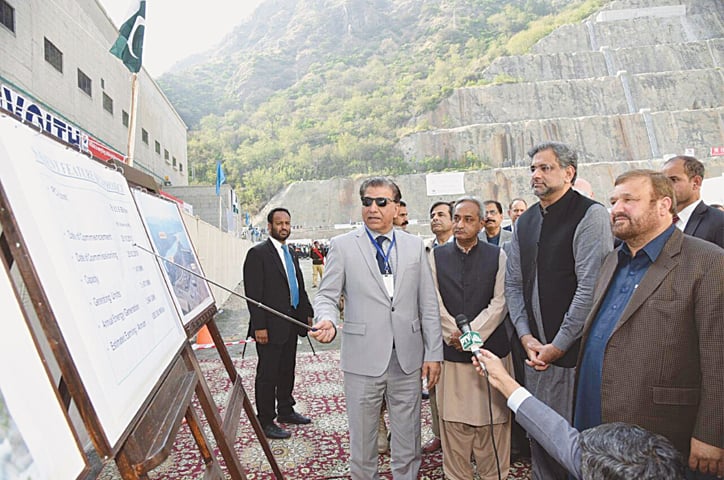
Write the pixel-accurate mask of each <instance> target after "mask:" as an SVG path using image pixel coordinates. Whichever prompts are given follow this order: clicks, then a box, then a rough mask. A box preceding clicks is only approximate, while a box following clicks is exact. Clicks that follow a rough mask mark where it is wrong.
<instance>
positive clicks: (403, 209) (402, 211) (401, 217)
mask: <svg viewBox="0 0 724 480" xmlns="http://www.w3.org/2000/svg"><path fill="white" fill-rule="evenodd" d="M393 223H394V224H395V226H396V227H400V228H401V229H403V230H407V225H408V224H409V223H410V222H409V220H408V219H407V204H406V203H405V201H404V200H400V202H399V208H398V209H397V216H396V217H395V218H394V220H393Z"/></svg>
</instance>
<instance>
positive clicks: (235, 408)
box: [134, 191, 284, 480]
mask: <svg viewBox="0 0 724 480" xmlns="http://www.w3.org/2000/svg"><path fill="white" fill-rule="evenodd" d="M134 197H135V198H136V205H137V207H138V210H139V213H140V214H141V217H144V214H146V213H147V212H148V213H149V214H150V212H153V214H154V215H155V216H156V217H158V216H162V217H163V218H164V219H165V221H166V222H167V224H173V225H178V228H183V232H177V233H176V235H181V236H183V235H185V237H186V238H185V239H182V240H180V241H179V243H180V244H183V245H184V248H190V249H191V250H192V253H193V257H194V258H193V261H194V262H195V263H196V264H197V265H199V264H200V262H199V261H198V255H197V253H196V251H195V247H194V245H193V242H191V238H190V236H189V234H188V230H187V229H186V225H185V224H184V222H183V219H182V217H181V213H180V211H179V209H178V206H177V205H176V204H175V203H171V202H169V200H168V199H165V198H160V197H154V196H153V195H149V194H148V192H143V191H139V192H134ZM154 202H161V203H160V204H159V205H155V206H154V205H153V204H154ZM171 205H173V207H171ZM145 226H146V229H147V232H146V233H147V234H148V237H149V240H150V243H151V244H152V245H153V246H154V250H155V251H156V252H155V253H154V252H151V251H149V250H146V249H145V248H140V250H146V253H144V255H145V254H148V255H155V256H156V259H157V261H158V262H159V265H160V268H161V270H162V271H163V270H165V269H166V268H167V267H168V265H167V264H165V263H164V259H165V257H163V256H162V255H159V254H158V253H159V250H161V248H162V247H161V246H160V245H158V244H156V243H155V241H156V240H155V239H154V238H151V237H152V235H153V234H152V230H155V228H154V227H153V226H152V225H151V224H150V223H148V221H146V223H145ZM156 228H158V227H156ZM172 228H177V227H172ZM174 231H175V230H174ZM181 268H182V269H183V270H186V274H189V275H190V274H193V275H196V276H197V277H198V278H197V281H199V282H203V283H204V284H206V286H207V287H208V286H209V285H208V283H209V282H207V281H206V279H205V277H203V276H202V275H201V273H200V270H201V269H200V268H199V269H198V271H197V272H195V273H194V272H192V271H191V269H186V268H184V267H183V266H182V267H181ZM166 272H167V273H168V271H166ZM165 278H166V280H167V285H166V286H167V288H168V290H169V292H170V293H171V295H172V296H175V295H177V294H178V293H177V292H175V287H174V286H173V285H171V280H170V277H169V276H168V275H167V276H166V277H165ZM211 283H213V282H211ZM208 292H209V297H207V298H208V299H211V300H213V297H212V296H211V290H210V288H209V290H208ZM201 297H203V295H201ZM197 300H198V301H199V303H198V307H193V306H192V307H190V310H191V311H195V310H194V308H203V307H201V306H202V305H204V304H205V303H206V300H205V299H203V298H199V299H197ZM216 313H217V309H216V306H215V305H214V304H213V302H211V303H210V304H209V305H208V306H207V307H206V308H204V309H203V310H201V311H200V312H199V313H197V314H195V316H194V317H193V318H188V317H187V315H189V313H188V312H187V313H186V316H182V317H183V322H184V330H185V332H186V336H187V338H188V339H189V340H191V339H192V338H193V337H194V336H195V335H196V334H197V333H198V332H199V330H200V329H201V328H203V327H204V326H206V327H207V328H208V330H209V332H210V334H211V336H212V339H213V342H214V345H215V346H216V350H217V351H218V352H219V355H220V356H221V360H222V362H223V364H224V367H225V368H226V372H227V374H228V375H229V379H230V381H231V384H232V388H231V392H230V393H229V396H228V400H227V405H226V409H225V414H224V418H223V419H222V418H220V417H219V415H218V413H217V409H216V406H215V405H214V404H213V401H211V402H207V401H206V400H205V399H211V398H212V397H211V392H210V391H209V389H208V387H207V385H206V382H204V381H200V382H199V383H198V385H197V389H198V392H197V396H198V397H199V400H200V403H201V406H202V408H203V410H204V413H205V415H206V418H207V420H208V422H209V426H210V428H211V430H212V432H213V434H214V436H215V437H216V439H217V443H218V444H219V446H220V449H221V453H222V455H223V457H224V459H225V460H226V462H227V464H228V463H230V462H234V461H235V459H236V456H235V454H234V450H233V445H228V446H227V444H226V442H225V441H223V440H222V439H232V440H233V439H235V438H236V434H237V431H238V427H239V422H240V414H241V409H242V408H243V409H244V411H245V413H246V415H247V417H248V419H249V421H250V422H251V425H252V427H253V428H254V432H255V433H256V436H257V439H258V441H259V444H260V445H261V447H262V449H263V450H264V453H265V455H266V457H267V459H268V461H269V464H270V466H271V469H272V471H273V472H274V475H275V476H276V478H277V479H278V480H282V479H283V478H284V476H283V474H282V472H281V470H280V468H279V465H278V464H277V462H276V459H275V458H274V454H273V453H272V450H271V447H270V446H269V442H268V440H267V439H266V436H265V435H264V430H263V428H262V426H261V423H260V422H259V419H258V418H257V417H256V414H255V412H254V407H253V406H252V404H251V401H250V400H249V397H248V395H247V394H246V391H245V390H244V386H243V384H242V380H241V376H240V375H238V372H237V370H236V367H235V366H234V364H233V361H232V360H231V356H230V355H229V351H228V349H227V348H226V345H225V343H224V340H223V338H222V337H221V334H220V333H219V329H218V327H217V325H216V322H215V320H214V317H215V315H216ZM193 359H194V362H192V365H193V367H194V369H195V370H196V371H197V373H198V375H199V378H203V372H202V371H201V369H200V367H199V365H198V362H197V361H195V360H196V358H195V356H194V357H193ZM227 448H228V450H227ZM232 476H233V475H232Z"/></svg>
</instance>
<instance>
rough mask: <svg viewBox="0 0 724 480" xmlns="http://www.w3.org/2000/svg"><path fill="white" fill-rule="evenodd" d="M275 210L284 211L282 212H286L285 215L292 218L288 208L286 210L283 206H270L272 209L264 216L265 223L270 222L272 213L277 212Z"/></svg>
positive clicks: (272, 216) (272, 217)
mask: <svg viewBox="0 0 724 480" xmlns="http://www.w3.org/2000/svg"><path fill="white" fill-rule="evenodd" d="M277 212H284V213H286V214H287V215H289V218H292V214H291V213H289V210H287V209H286V208H284V207H277V208H272V209H271V210H270V211H269V213H268V214H267V216H266V223H272V220H273V219H274V214H275V213H277Z"/></svg>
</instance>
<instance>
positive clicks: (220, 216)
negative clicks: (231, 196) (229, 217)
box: [219, 195, 224, 232]
mask: <svg viewBox="0 0 724 480" xmlns="http://www.w3.org/2000/svg"><path fill="white" fill-rule="evenodd" d="M219 230H221V231H222V232H223V231H224V229H223V228H221V195H219Z"/></svg>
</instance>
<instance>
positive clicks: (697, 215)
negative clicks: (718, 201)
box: [684, 202, 707, 235]
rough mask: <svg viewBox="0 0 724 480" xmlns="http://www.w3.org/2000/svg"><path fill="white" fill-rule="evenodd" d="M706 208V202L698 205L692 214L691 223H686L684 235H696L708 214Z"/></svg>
mask: <svg viewBox="0 0 724 480" xmlns="http://www.w3.org/2000/svg"><path fill="white" fill-rule="evenodd" d="M706 208H707V207H706V205H705V204H704V202H699V205H697V206H696V208H695V209H694V211H693V212H691V217H689V221H688V222H686V227H684V233H688V234H689V235H694V232H696V229H697V227H698V226H699V223H700V222H701V221H702V220H703V219H704V215H705V214H706Z"/></svg>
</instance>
